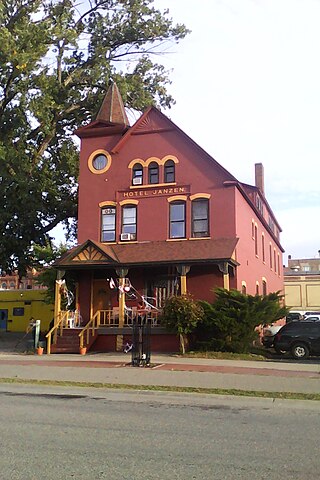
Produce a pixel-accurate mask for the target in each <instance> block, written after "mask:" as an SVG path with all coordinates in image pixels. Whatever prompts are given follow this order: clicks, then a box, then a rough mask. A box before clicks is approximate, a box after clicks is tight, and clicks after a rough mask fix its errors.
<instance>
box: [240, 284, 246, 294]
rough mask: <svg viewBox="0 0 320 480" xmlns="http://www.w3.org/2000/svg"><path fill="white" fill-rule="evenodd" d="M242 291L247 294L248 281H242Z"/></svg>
mask: <svg viewBox="0 0 320 480" xmlns="http://www.w3.org/2000/svg"><path fill="white" fill-rule="evenodd" d="M241 293H242V294H243V295H246V294H247V284H246V282H242V285H241Z"/></svg>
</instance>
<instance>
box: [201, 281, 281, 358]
mask: <svg viewBox="0 0 320 480" xmlns="http://www.w3.org/2000/svg"><path fill="white" fill-rule="evenodd" d="M215 294H216V300H215V302H214V303H213V304H210V303H208V302H200V303H201V305H202V307H203V309H204V313H205V317H204V321H203V323H202V324H200V325H199V327H198V328H197V330H196V332H195V333H196V336H197V339H198V340H199V341H200V342H205V344H206V345H207V347H209V348H212V349H214V350H222V351H231V352H237V353H244V352H247V351H248V349H249V348H250V346H251V345H252V342H253V340H254V338H255V336H256V333H255V327H257V326H259V325H263V324H269V323H272V322H275V321H276V320H279V319H280V318H283V317H284V316H285V315H286V314H287V312H288V308H286V307H285V306H283V305H282V302H283V296H282V295H280V292H273V293H269V294H268V295H254V296H253V295H245V294H242V293H241V292H239V291H238V290H230V291H229V290H226V289H223V288H217V289H215Z"/></svg>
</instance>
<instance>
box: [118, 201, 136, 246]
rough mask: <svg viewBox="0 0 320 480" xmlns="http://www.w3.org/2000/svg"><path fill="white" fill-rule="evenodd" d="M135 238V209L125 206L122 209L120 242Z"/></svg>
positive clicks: (131, 206)
mask: <svg viewBox="0 0 320 480" xmlns="http://www.w3.org/2000/svg"><path fill="white" fill-rule="evenodd" d="M136 238H137V207H136V206H135V205H125V206H124V207H122V226H121V234H120V240H122V241H124V240H126V241H131V240H136Z"/></svg>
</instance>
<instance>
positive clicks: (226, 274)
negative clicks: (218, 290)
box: [218, 262, 230, 290]
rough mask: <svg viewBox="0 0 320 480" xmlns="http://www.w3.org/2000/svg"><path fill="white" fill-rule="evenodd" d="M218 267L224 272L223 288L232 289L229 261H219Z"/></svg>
mask: <svg viewBox="0 0 320 480" xmlns="http://www.w3.org/2000/svg"><path fill="white" fill-rule="evenodd" d="M218 267H219V270H220V272H221V273H223V288H225V289H226V290H230V281H229V264H228V262H221V263H218Z"/></svg>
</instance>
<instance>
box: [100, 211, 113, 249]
mask: <svg viewBox="0 0 320 480" xmlns="http://www.w3.org/2000/svg"><path fill="white" fill-rule="evenodd" d="M115 240H116V209H115V207H107V208H102V209H101V242H115Z"/></svg>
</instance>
